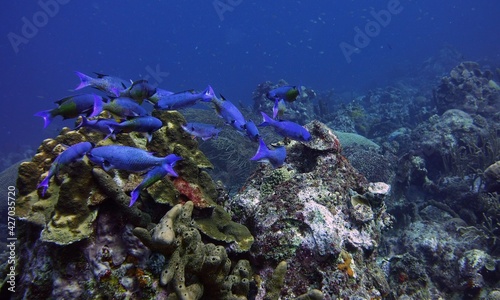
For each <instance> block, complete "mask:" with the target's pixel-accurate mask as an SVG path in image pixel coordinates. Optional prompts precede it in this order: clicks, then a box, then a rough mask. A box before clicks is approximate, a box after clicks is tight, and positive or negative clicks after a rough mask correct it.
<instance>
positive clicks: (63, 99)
mask: <svg viewBox="0 0 500 300" xmlns="http://www.w3.org/2000/svg"><path fill="white" fill-rule="evenodd" d="M73 97H75V96H69V97H65V98H62V99H60V100H57V101H54V103H56V104H57V105H61V104H63V103H64V102H66V101H68V100H71V98H73Z"/></svg>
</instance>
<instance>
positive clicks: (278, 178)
mask: <svg viewBox="0 0 500 300" xmlns="http://www.w3.org/2000/svg"><path fill="white" fill-rule="evenodd" d="M292 177H293V173H292V172H291V171H289V170H288V169H287V168H278V169H275V170H273V171H272V172H271V174H269V175H268V176H266V177H264V179H263V180H262V185H261V186H260V192H261V194H262V196H263V197H265V196H268V195H270V194H272V193H273V192H274V187H275V186H277V185H279V184H281V183H283V182H285V181H287V180H289V179H290V178H292Z"/></svg>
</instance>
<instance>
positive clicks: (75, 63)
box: [0, 0, 500, 155]
mask: <svg viewBox="0 0 500 300" xmlns="http://www.w3.org/2000/svg"><path fill="white" fill-rule="evenodd" d="M312 2H313V3H312ZM44 3H45V4H47V5H48V7H49V11H48V12H45V11H44V9H43V6H46V5H43V4H44ZM214 4H217V7H218V9H219V10H217V9H216V8H215V6H214ZM391 5H392V6H393V11H396V10H397V11H398V12H397V13H394V14H390V20H389V19H387V18H386V19H385V22H386V24H384V25H385V26H382V25H380V24H379V25H378V29H377V28H376V27H375V28H372V29H374V31H373V32H370V34H371V35H372V37H371V38H370V40H369V41H368V42H367V41H366V40H365V44H366V45H363V47H362V48H361V47H359V50H358V51H357V52H356V53H353V54H352V55H351V56H350V59H351V62H350V63H348V59H346V56H345V55H344V54H343V53H342V51H341V48H340V47H339V45H340V43H342V42H345V43H348V44H350V45H354V38H355V35H356V31H355V28H356V27H358V28H360V30H364V29H365V27H366V25H367V24H368V23H369V22H373V21H374V20H375V19H374V17H373V14H372V11H373V12H375V13H379V12H380V11H381V10H386V11H388V10H389V8H388V6H391ZM396 8H397V9H396ZM499 15H500V3H499V2H498V1H488V0H480V1H474V2H472V1H465V0H458V1H457V0H455V1H435V0H432V1H431V0H423V1H409V0H406V1H405V0H401V1H400V3H399V4H398V1H393V0H392V1H387V0H383V1H373V0H372V1H368V0H364V1H354V0H351V1H326V0H321V1H320V0H318V1H304V0H302V1H284V0H278V1H250V0H238V1H236V0H232V1H231V0H226V1H212V0H209V1H188V0H186V1H159V0H157V1H132V0H124V1H75V0H73V1H68V0H64V1H63V0H59V1H58V2H56V0H42V1H40V2H37V1H5V3H3V7H2V10H1V11H0V17H1V20H2V26H1V27H0V35H1V36H2V37H3V38H2V40H1V42H0V61H1V62H0V66H1V68H0V76H1V81H0V82H1V86H2V93H1V96H0V97H1V98H2V102H1V103H2V109H1V110H0V139H1V141H2V143H1V148H0V154H1V155H5V154H6V153H10V152H19V151H22V149H25V147H26V145H28V146H31V147H33V148H36V147H37V146H38V145H39V143H40V141H41V140H42V139H44V138H47V137H54V136H55V135H56V134H57V132H58V130H59V129H60V128H61V127H62V126H72V125H73V121H64V122H63V121H61V120H60V118H58V119H56V121H55V122H53V124H51V125H50V126H49V127H48V128H47V129H43V121H42V119H41V118H38V117H34V116H33V114H34V113H35V112H37V111H40V110H45V109H49V108H52V107H55V106H54V104H53V101H55V100H58V99H60V98H63V97H66V96H68V95H71V94H75V92H73V91H72V89H73V88H75V87H76V86H77V85H78V82H79V81H78V78H77V77H76V76H75V75H74V73H73V72H74V71H76V70H78V71H81V72H83V73H90V74H91V73H92V72H94V71H95V72H101V73H105V74H110V75H115V76H118V77H122V78H125V79H132V80H135V79H139V78H142V77H148V78H149V80H150V82H153V83H158V86H159V87H161V88H164V89H167V90H171V91H182V90H186V89H203V88H205V87H206V85H207V84H211V85H212V86H213V87H214V89H215V90H216V92H217V93H222V94H224V96H225V97H226V98H228V99H233V100H235V101H242V102H246V103H249V104H250V101H251V93H252V91H253V90H254V88H255V87H256V85H257V84H259V83H261V82H263V81H266V80H269V81H273V82H276V81H278V80H279V79H281V78H283V79H285V80H287V81H288V82H290V83H294V84H299V83H301V84H303V85H306V86H308V87H311V88H313V89H315V90H318V91H321V90H329V89H335V91H338V92H345V91H351V92H352V91H355V92H358V93H362V92H363V91H364V90H366V89H368V88H374V87H384V86H386V85H388V84H390V83H391V81H393V80H395V79H397V78H395V76H398V75H395V74H401V76H403V75H404V76H408V75H410V76H411V72H412V70H414V69H415V68H418V66H420V65H421V64H422V62H423V61H425V60H426V59H428V58H430V57H432V56H436V55H438V53H439V50H440V49H443V47H453V48H454V49H456V50H457V51H459V52H460V53H461V54H462V56H463V57H462V59H465V60H480V61H483V62H491V63H498V62H499V60H500V59H499V53H500V51H499V50H500V49H499V48H500V40H499V39H498V30H499V26H498V25H499V23H498V22H499V21H498V16H499ZM34 19H35V20H34ZM26 22H28V23H30V24H33V25H31V26H35V27H32V28H31V29H32V30H31V31H26V30H24V32H23V26H27V25H25V24H26ZM371 24H372V25H373V23H371ZM33 28H34V29H35V31H33ZM14 37H15V38H14ZM20 41H22V42H20ZM83 91H85V92H93V90H90V89H86V90H83Z"/></svg>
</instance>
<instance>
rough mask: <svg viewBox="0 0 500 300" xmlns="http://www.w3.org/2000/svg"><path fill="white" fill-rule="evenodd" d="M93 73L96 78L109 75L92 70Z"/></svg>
mask: <svg viewBox="0 0 500 300" xmlns="http://www.w3.org/2000/svg"><path fill="white" fill-rule="evenodd" d="M93 73H94V74H96V75H97V78H104V77H107V76H109V75H106V74H102V73H97V72H93Z"/></svg>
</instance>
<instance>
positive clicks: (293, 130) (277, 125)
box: [259, 112, 311, 142]
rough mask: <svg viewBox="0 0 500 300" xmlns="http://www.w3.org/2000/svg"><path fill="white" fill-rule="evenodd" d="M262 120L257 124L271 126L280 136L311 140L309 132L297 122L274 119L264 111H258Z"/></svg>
mask: <svg viewBox="0 0 500 300" xmlns="http://www.w3.org/2000/svg"><path fill="white" fill-rule="evenodd" d="M260 113H261V114H262V117H263V118H264V121H263V122H262V123H261V124H260V125H259V126H272V127H274V130H275V131H276V132H277V133H278V134H280V135H281V136H284V137H288V138H291V139H292V140H297V141H301V142H307V141H309V140H311V134H310V133H309V131H307V129H305V128H304V127H302V126H300V125H299V124H297V123H294V122H291V121H276V120H273V119H272V118H271V117H270V116H268V115H266V113H264V112H260Z"/></svg>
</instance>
